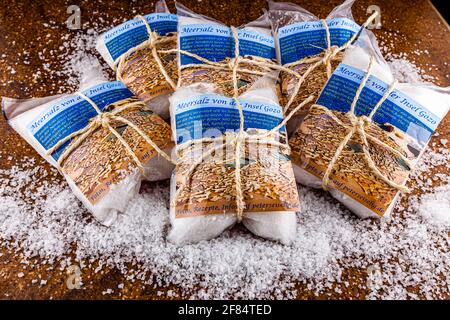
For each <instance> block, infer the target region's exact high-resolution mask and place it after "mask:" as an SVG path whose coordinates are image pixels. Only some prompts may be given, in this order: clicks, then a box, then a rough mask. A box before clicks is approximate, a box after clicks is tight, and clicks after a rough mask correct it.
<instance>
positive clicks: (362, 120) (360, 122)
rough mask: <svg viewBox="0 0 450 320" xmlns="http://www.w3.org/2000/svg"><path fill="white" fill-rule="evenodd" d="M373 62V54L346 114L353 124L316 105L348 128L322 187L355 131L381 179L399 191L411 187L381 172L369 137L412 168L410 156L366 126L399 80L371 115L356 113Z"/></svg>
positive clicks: (369, 162)
mask: <svg viewBox="0 0 450 320" xmlns="http://www.w3.org/2000/svg"><path fill="white" fill-rule="evenodd" d="M373 63H374V57H373V56H371V57H370V60H369V65H368V67H367V71H366V74H365V75H364V78H363V79H362V81H361V83H360V85H359V87H358V89H357V91H356V93H355V97H354V99H353V101H352V104H351V106H350V110H349V111H348V112H347V113H346V114H345V115H346V116H347V117H348V119H349V121H350V123H351V126H348V125H346V124H344V123H343V122H342V121H341V120H339V118H337V117H336V116H335V115H334V114H333V112H332V111H330V110H329V109H328V108H326V107H323V106H320V105H314V106H315V107H317V108H320V109H321V110H323V111H324V112H325V113H326V114H327V115H328V116H329V117H330V118H331V119H333V120H334V121H335V122H336V123H338V124H339V125H341V126H343V127H344V128H346V129H347V130H348V133H347V135H346V136H345V137H344V139H343V140H342V142H341V143H340V144H339V146H338V148H337V149H336V152H335V154H334V156H333V158H332V159H331V161H330V162H329V163H328V167H327V169H326V171H325V173H324V175H323V178H322V187H323V189H325V190H327V186H328V183H329V182H330V175H331V173H332V171H333V169H334V166H335V165H336V162H337V160H338V159H339V157H340V156H341V153H342V151H343V150H344V148H345V146H346V145H347V144H348V142H349V141H350V139H351V138H352V137H353V135H354V134H355V133H358V134H359V136H360V137H361V140H362V150H363V155H364V159H365V160H366V162H367V165H368V166H369V168H370V169H371V170H372V171H373V173H374V174H375V175H376V176H377V177H378V178H379V179H381V180H383V181H384V182H385V183H386V184H388V185H389V186H390V187H392V188H394V189H397V190H399V191H402V192H409V189H408V188H407V187H406V186H405V185H404V184H397V183H395V182H394V181H392V180H390V179H389V178H388V177H386V176H385V175H383V174H382V173H381V171H380V170H379V169H378V167H377V165H376V164H375V162H374V161H373V159H372V157H371V155H370V153H369V150H368V149H369V143H368V141H367V140H368V139H370V140H371V141H372V142H373V143H375V144H377V145H379V146H381V147H383V148H385V149H387V150H389V151H390V152H392V153H395V155H397V156H399V157H400V158H401V159H402V160H403V161H405V163H407V164H408V167H409V168H412V165H411V163H410V161H409V159H408V158H406V157H405V156H404V155H403V154H402V153H400V152H399V151H397V150H396V149H394V148H392V147H391V146H389V145H387V144H386V143H384V142H382V141H381V140H379V139H377V138H376V137H374V136H372V135H370V134H369V133H368V132H366V130H365V128H366V125H367V124H369V123H370V122H372V118H373V116H374V115H375V113H376V112H377V111H378V109H379V108H380V107H381V105H382V104H383V102H384V101H385V100H386V99H387V98H388V97H389V95H390V94H391V92H392V91H393V90H394V88H395V86H396V85H397V80H394V81H393V82H392V83H391V84H390V85H389V87H388V88H387V89H386V91H385V92H384V94H383V96H382V97H381V99H380V100H379V101H378V102H377V104H376V105H375V106H374V108H373V109H372V111H371V112H370V114H369V116H360V117H357V116H356V115H355V107H356V103H357V102H358V100H359V97H360V95H361V92H362V90H363V88H364V87H365V85H366V83H367V80H368V79H369V77H370V74H371V72H372V68H373Z"/></svg>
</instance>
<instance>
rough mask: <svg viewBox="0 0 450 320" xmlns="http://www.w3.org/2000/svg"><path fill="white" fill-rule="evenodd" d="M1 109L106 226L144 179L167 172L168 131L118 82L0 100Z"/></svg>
mask: <svg viewBox="0 0 450 320" xmlns="http://www.w3.org/2000/svg"><path fill="white" fill-rule="evenodd" d="M2 109H3V112H4V115H5V117H6V118H7V121H8V123H9V124H10V125H11V127H13V128H14V130H16V131H17V132H18V133H19V134H20V135H21V136H22V138H24V139H25V140H26V141H27V142H28V143H29V144H30V145H31V146H32V147H33V148H34V149H35V150H36V151H37V152H38V153H39V154H40V155H41V156H42V157H43V158H44V159H46V160H47V161H48V162H50V164H52V165H53V166H55V167H57V168H58V169H60V172H61V173H62V174H63V175H64V177H65V178H66V180H67V182H68V184H69V186H70V187H71V189H72V190H73V192H74V193H75V195H76V196H77V197H78V198H79V199H80V200H81V202H82V203H83V204H84V205H85V206H86V208H88V210H89V211H90V212H91V213H92V214H93V215H94V216H95V218H97V220H99V221H100V222H101V223H103V224H105V225H111V224H113V223H114V222H115V221H116V219H117V217H118V215H119V214H120V213H121V212H124V210H125V207H126V206H127V203H128V202H129V201H130V200H131V199H132V198H133V197H134V196H135V195H136V194H137V193H138V191H139V187H140V183H141V179H142V178H143V176H145V178H146V179H147V180H161V179H167V178H169V177H170V174H171V172H172V170H173V165H172V164H171V163H170V162H169V161H168V159H166V158H168V156H167V154H170V152H171V149H172V147H173V143H172V142H171V130H170V126H169V125H168V124H167V123H166V122H165V121H164V120H162V119H161V118H160V117H159V116H158V115H156V114H155V113H153V112H152V111H150V110H149V109H148V107H147V106H146V105H145V104H144V103H143V102H142V101H139V100H137V98H136V97H135V96H134V95H133V94H132V93H131V92H130V91H129V90H128V89H127V88H126V87H125V85H124V84H123V83H121V82H119V81H113V82H102V83H99V84H96V85H94V86H92V87H89V88H86V89H84V90H81V91H79V92H77V93H75V94H68V95H59V96H52V97H45V98H37V99H25V100H17V99H10V98H2ZM157 149H158V150H157ZM160 154H162V155H164V156H166V157H163V156H160Z"/></svg>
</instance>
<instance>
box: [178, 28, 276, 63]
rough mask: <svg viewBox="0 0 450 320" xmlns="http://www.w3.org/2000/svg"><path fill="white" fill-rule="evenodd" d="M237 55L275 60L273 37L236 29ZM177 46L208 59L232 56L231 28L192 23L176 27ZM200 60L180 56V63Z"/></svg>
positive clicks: (216, 59) (221, 58) (218, 59)
mask: <svg viewBox="0 0 450 320" xmlns="http://www.w3.org/2000/svg"><path fill="white" fill-rule="evenodd" d="M238 39H239V54H240V55H241V56H245V55H252V56H258V57H262V58H266V59H275V57H276V54H275V41H274V39H273V37H271V36H268V35H265V34H262V33H257V32H253V31H247V30H238ZM179 44H180V49H181V50H185V51H188V52H191V53H194V54H197V55H199V56H201V57H203V58H205V59H208V60H210V61H222V60H224V59H225V58H233V57H234V39H233V36H232V33H231V29H230V28H228V27H225V26H220V25H213V24H193V25H186V26H182V27H180V30H179ZM191 63H202V62H200V61H198V60H197V59H194V58H191V57H188V56H185V55H181V65H186V64H191Z"/></svg>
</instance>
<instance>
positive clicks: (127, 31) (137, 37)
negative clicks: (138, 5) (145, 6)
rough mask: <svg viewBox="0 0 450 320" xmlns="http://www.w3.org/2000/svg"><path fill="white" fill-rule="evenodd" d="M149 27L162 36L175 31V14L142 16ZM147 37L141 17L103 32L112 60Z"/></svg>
mask: <svg viewBox="0 0 450 320" xmlns="http://www.w3.org/2000/svg"><path fill="white" fill-rule="evenodd" d="M144 17H145V19H146V20H147V22H148V24H149V25H150V28H151V29H152V30H153V31H155V32H157V33H158V34H160V35H162V36H164V35H166V34H168V33H170V32H176V31H177V16H176V15H175V14H170V13H152V14H148V15H146V16H144ZM148 39H149V35H148V32H147V28H146V26H145V25H144V22H143V21H142V20H141V19H134V20H130V21H127V22H124V23H122V24H121V25H119V26H117V27H115V28H113V29H111V30H109V31H107V32H105V35H104V40H105V45H106V48H107V49H108V51H109V53H110V55H111V57H112V59H113V60H116V59H117V58H118V57H120V56H121V55H122V54H124V53H125V52H127V51H128V50H129V49H130V48H133V47H136V46H137V45H139V44H141V43H142V42H144V41H145V40H148Z"/></svg>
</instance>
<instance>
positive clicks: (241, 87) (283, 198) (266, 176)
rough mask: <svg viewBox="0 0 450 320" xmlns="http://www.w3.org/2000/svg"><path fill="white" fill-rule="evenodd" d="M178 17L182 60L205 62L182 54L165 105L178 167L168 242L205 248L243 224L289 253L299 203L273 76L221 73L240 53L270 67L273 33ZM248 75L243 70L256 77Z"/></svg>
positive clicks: (184, 15) (263, 71)
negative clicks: (206, 243)
mask: <svg viewBox="0 0 450 320" xmlns="http://www.w3.org/2000/svg"><path fill="white" fill-rule="evenodd" d="M178 13H179V43H180V46H181V50H184V51H182V52H186V51H187V52H194V53H195V54H197V55H198V56H200V57H201V58H206V59H207V60H208V61H206V60H203V61H202V62H200V61H198V60H193V59H191V58H192V57H190V56H187V55H184V54H183V55H182V57H181V59H180V60H179V61H180V63H181V68H182V75H181V83H182V86H181V87H180V88H178V89H177V90H176V91H175V93H174V94H173V95H172V96H171V97H170V108H171V119H172V130H173V136H174V137H176V142H177V147H176V150H177V156H178V161H177V166H176V169H175V171H174V173H173V176H172V180H171V207H170V220H171V224H172V229H171V230H170V233H169V236H168V239H169V240H170V241H172V242H174V243H177V244H184V243H193V242H197V241H201V240H207V239H211V238H213V237H216V236H218V235H219V234H220V233H222V232H223V231H224V230H226V229H227V228H230V227H231V226H232V225H234V224H235V223H238V222H242V223H243V224H244V225H245V226H246V227H247V228H248V229H249V230H250V231H251V232H253V233H254V234H256V235H258V236H261V237H264V238H267V239H272V240H277V241H280V242H282V243H285V244H288V243H290V242H291V241H292V240H293V238H294V236H295V232H296V211H298V210H299V198H298V193H297V187H296V183H295V178H294V175H293V171H292V166H291V162H290V156H289V149H288V148H286V147H287V142H286V139H287V137H286V131H285V127H284V123H283V111H282V109H281V106H280V105H279V104H278V96H277V75H278V74H277V72H274V71H273V70H272V71H271V72H269V69H268V68H266V67H265V68H263V69H257V71H258V74H257V75H255V74H253V73H250V76H248V74H246V73H245V72H242V71H241V69H240V67H238V70H239V71H236V72H235V73H234V72H232V71H230V70H227V69H226V67H225V65H228V64H230V65H231V68H233V67H232V66H234V62H235V61H236V60H234V59H233V58H235V57H236V55H237V56H238V57H241V55H242V54H243V52H246V53H248V54H249V55H251V56H252V57H253V58H254V59H258V61H264V59H265V60H266V61H270V59H271V58H273V57H274V54H275V53H274V47H273V40H272V41H267V40H268V39H270V38H269V37H270V30H269V29H268V28H265V29H264V32H260V29H263V28H260V27H249V28H247V27H244V28H241V29H239V30H235V32H233V30H230V28H227V27H225V26H223V25H221V24H219V23H218V22H215V21H212V20H210V19H208V18H206V17H202V16H199V15H195V14H193V13H191V12H188V11H187V9H186V8H184V7H182V6H180V5H178ZM251 24H252V23H251ZM255 24H256V23H253V25H255ZM245 39H249V40H247V41H248V43H247V42H246V40H245ZM259 41H261V42H259ZM235 42H238V43H239V44H238V45H237V46H236V47H235V46H234V43H235ZM267 43H268V45H267ZM219 48H221V49H220V50H219ZM237 48H238V50H239V52H235V49H237ZM252 50H255V51H252ZM258 52H259V53H261V55H263V56H258ZM237 53H238V54H237ZM253 55H254V56H253ZM264 56H266V57H269V58H264ZM214 61H217V62H221V63H223V64H222V65H217V64H214V63H213V62H214ZM186 65H188V68H187V69H185V70H183V66H186ZM211 65H212V66H215V67H218V68H217V69H209V68H208V67H209V66H211ZM252 67H254V66H252V65H251V64H250V63H246V64H245V66H244V68H248V70H256V68H252ZM193 70H195V71H193ZM183 71H186V72H185V73H184V76H187V78H183ZM247 76H248V77H247ZM244 79H245V80H244ZM183 80H185V81H183ZM230 96H232V97H230Z"/></svg>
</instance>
